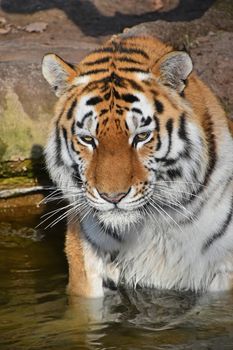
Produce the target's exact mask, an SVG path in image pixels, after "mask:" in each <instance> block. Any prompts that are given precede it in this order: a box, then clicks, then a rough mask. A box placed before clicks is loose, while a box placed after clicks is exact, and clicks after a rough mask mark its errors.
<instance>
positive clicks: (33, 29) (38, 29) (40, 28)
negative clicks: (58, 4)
mask: <svg viewBox="0 0 233 350" xmlns="http://www.w3.org/2000/svg"><path fill="white" fill-rule="evenodd" d="M47 27H48V23H45V22H34V23H30V24H28V25H27V26H26V27H25V28H24V30H25V31H26V32H28V33H42V32H44V31H45V30H46V28H47Z"/></svg>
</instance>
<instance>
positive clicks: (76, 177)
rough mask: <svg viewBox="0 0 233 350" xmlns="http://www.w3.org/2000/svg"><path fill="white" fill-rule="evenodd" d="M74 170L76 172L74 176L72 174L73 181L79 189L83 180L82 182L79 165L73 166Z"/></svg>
mask: <svg viewBox="0 0 233 350" xmlns="http://www.w3.org/2000/svg"><path fill="white" fill-rule="evenodd" d="M72 168H73V170H74V172H73V174H72V179H73V181H74V183H75V184H76V185H77V186H78V187H80V186H81V184H82V180H81V176H80V172H79V166H78V164H74V165H73V166H72Z"/></svg>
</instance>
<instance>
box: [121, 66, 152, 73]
mask: <svg viewBox="0 0 233 350" xmlns="http://www.w3.org/2000/svg"><path fill="white" fill-rule="evenodd" d="M119 71H121V72H132V73H149V71H148V70H147V69H140V68H137V67H126V68H119Z"/></svg>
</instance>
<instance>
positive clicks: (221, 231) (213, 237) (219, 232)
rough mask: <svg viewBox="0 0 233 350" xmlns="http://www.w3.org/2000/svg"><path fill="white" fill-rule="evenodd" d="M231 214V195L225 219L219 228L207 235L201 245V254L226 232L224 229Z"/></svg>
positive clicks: (229, 220) (232, 208)
mask: <svg viewBox="0 0 233 350" xmlns="http://www.w3.org/2000/svg"><path fill="white" fill-rule="evenodd" d="M232 216H233V197H232V200H231V207H230V211H229V212H228V214H227V217H226V219H225V221H224V222H223V224H222V226H221V228H220V229H218V230H217V231H216V232H215V233H214V234H213V235H211V237H209V238H208V239H207V241H206V242H205V243H204V245H203V246H202V249H201V252H202V254H204V253H205V252H206V251H207V250H208V249H209V248H210V246H211V245H212V244H213V243H214V242H215V241H216V240H218V239H219V238H221V237H222V236H223V235H224V234H225V232H226V230H227V228H228V226H229V224H230V222H231V220H232Z"/></svg>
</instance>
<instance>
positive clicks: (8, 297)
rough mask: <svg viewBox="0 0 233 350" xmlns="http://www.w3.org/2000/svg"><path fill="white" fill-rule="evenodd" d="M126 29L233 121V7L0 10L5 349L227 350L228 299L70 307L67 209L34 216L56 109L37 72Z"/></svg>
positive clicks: (0, 322)
mask: <svg viewBox="0 0 233 350" xmlns="http://www.w3.org/2000/svg"><path fill="white" fill-rule="evenodd" d="M131 27H133V28H134V29H135V30H136V31H137V32H142V33H148V34H151V35H155V36H157V37H159V38H160V39H162V40H163V41H165V42H167V43H170V44H172V45H173V46H174V47H175V48H176V49H181V50H186V51H188V52H189V53H190V54H191V56H192V59H193V61H194V67H195V71H196V72H197V73H198V75H199V76H200V77H201V79H203V80H204V81H205V82H206V83H207V84H208V85H209V86H210V87H211V88H212V90H213V91H214V92H215V94H216V95H217V96H218V97H219V98H220V100H221V103H222V105H223V107H224V109H225V110H226V112H227V115H228V116H229V117H233V95H232V91H233V45H232V43H233V1H232V0H216V1H214V0H144V1H137V0H124V1H122V0H115V1H112V0H0V348H1V350H2V349H4V350H12V349H14V350H18V349H22V350H25V349H30V350H31V349H38V350H39V349H42V348H43V349H56V350H58V349H61V350H64V349H68V350H73V349H111V350H112V349H127V350H128V349H132V350H136V349H170V350H171V349H191V350H193V349H198V350H200V349H216V350H219V349H221V350H222V349H232V344H233V338H232V337H233V335H232V329H233V319H232V314H233V296H232V295H231V294H225V295H223V296H221V297H219V296H217V298H215V299H214V300H213V299H211V300H209V298H208V297H207V298H205V299H204V300H203V299H198V296H197V295H195V296H193V295H192V294H190V293H176V292H172V291H170V292H166V293H165V294H164V293H163V292H161V293H158V292H156V291H147V292H145V291H143V292H142V291H140V290H139V291H137V292H134V293H127V292H124V291H120V292H117V293H116V294H115V295H114V297H110V298H107V299H106V300H102V301H98V302H97V301H95V302H92V303H90V302H89V303H87V302H86V301H84V300H81V299H79V300H76V301H75V302H74V301H72V302H69V303H67V296H66V294H65V288H66V283H67V266H66V259H65V256H64V252H63V247H64V231H65V223H64V221H63V220H61V222H60V223H59V224H58V225H53V222H54V223H55V222H56V219H57V216H59V215H60V216H61V215H63V213H64V212H63V211H62V210H61V211H60V209H61V207H62V206H64V203H62V202H60V201H59V202H55V208H56V209H55V210H57V211H55V212H51V210H53V209H54V206H53V205H52V206H50V205H49V206H46V205H45V204H42V205H39V203H40V201H41V200H42V199H43V198H44V196H46V195H48V193H49V191H48V190H47V189H48V187H50V186H51V184H50V182H49V179H48V176H47V174H46V170H45V167H44V161H43V146H44V145H45V142H46V139H47V132H48V127H49V124H50V120H51V118H52V116H53V107H54V104H55V102H56V98H55V96H54V94H53V93H52V92H51V91H50V88H49V86H48V84H47V83H46V82H45V81H44V79H43V77H42V74H41V61H42V58H43V55H44V54H45V53H49V52H53V53H56V54H58V55H59V56H61V57H62V58H64V59H65V60H67V61H69V62H71V63H78V62H79V61H80V60H81V59H82V58H83V57H84V56H85V55H86V54H88V53H89V52H90V51H91V50H93V49H95V48H98V47H99V45H100V44H101V43H103V42H104V41H105V40H106V39H108V38H110V37H111V35H112V34H116V33H119V32H122V31H123V30H124V29H125V28H131ZM42 222H44V223H43V224H41V223H42ZM38 225H39V226H38ZM197 299H198V301H197ZM67 305H69V307H68V306H67ZM71 305H73V306H74V305H75V307H74V308H72V307H71ZM193 308H194V309H193ZM184 315H185V316H184ZM93 320H94V321H93ZM87 323H88V327H87ZM171 323H172V324H173V325H170V324H171ZM90 325H91V326H90ZM177 325H179V326H177ZM161 327H162V328H161ZM163 327H165V328H163ZM166 327H167V328H166ZM158 328H159V329H160V331H158ZM164 329H166V330H164ZM113 344H114V346H113Z"/></svg>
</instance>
